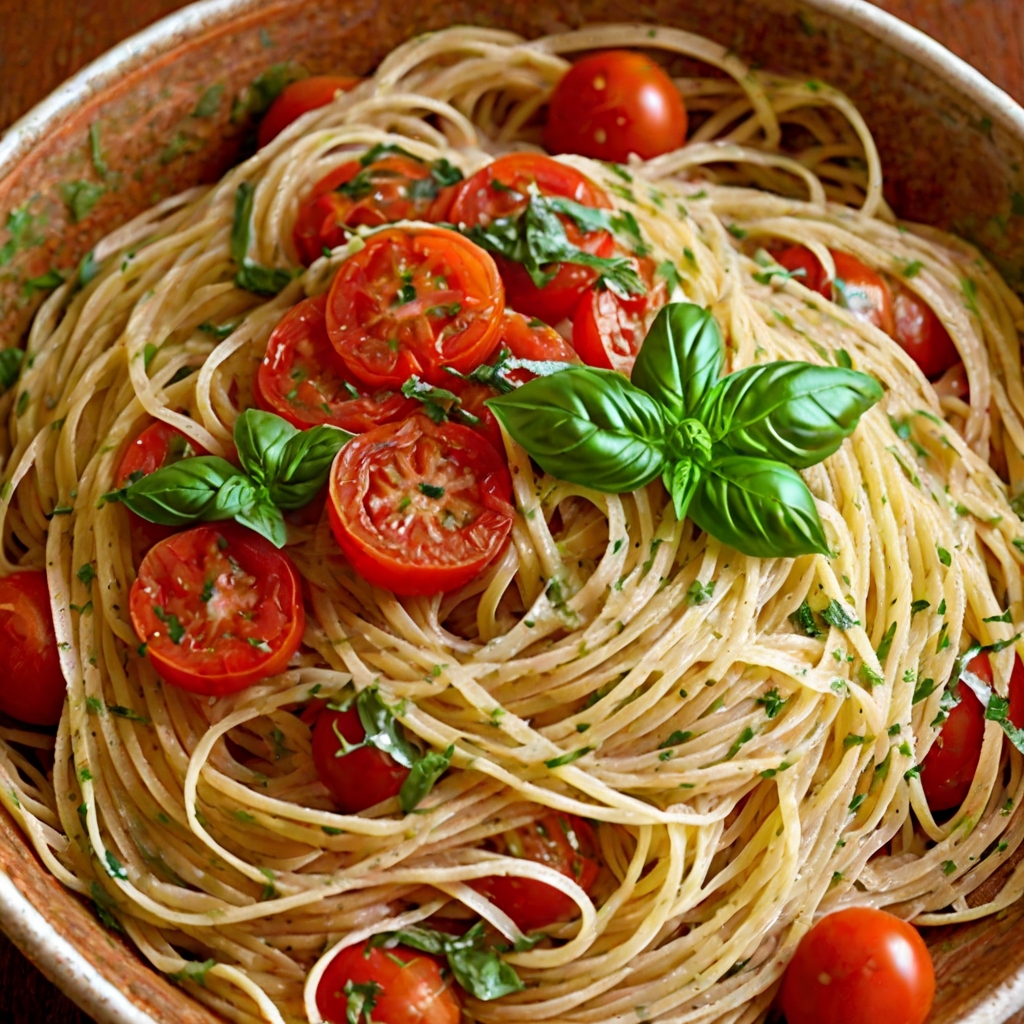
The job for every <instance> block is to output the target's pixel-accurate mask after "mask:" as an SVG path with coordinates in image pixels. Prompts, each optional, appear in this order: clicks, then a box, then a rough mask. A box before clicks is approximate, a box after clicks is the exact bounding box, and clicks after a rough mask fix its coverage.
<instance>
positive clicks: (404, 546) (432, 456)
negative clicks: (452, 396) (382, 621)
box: [327, 415, 514, 595]
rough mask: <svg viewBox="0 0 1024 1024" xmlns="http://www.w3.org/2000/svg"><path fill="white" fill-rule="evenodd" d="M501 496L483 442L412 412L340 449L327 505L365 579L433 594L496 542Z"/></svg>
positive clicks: (501, 469)
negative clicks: (408, 416)
mask: <svg viewBox="0 0 1024 1024" xmlns="http://www.w3.org/2000/svg"><path fill="white" fill-rule="evenodd" d="M511 499H512V481H511V478H510V477H509V474H508V469H507V468H506V466H505V464H504V462H503V461H502V458H501V456H500V455H499V454H498V452H497V451H495V449H494V446H493V445H491V444H489V443H488V442H487V441H486V440H485V439H484V438H483V437H482V436H481V435H480V434H478V433H477V432H476V431H474V430H471V429H470V428H469V427H464V426H461V425H460V424H457V423H433V422H431V420H429V419H428V418H427V417H426V416H422V415H416V416H412V417H410V418H409V419H407V420H404V421H403V422H401V423H388V424H385V425H384V426H382V427H377V429H376V430H371V431H369V432H368V433H366V434H360V435H358V436H357V437H355V438H354V439H353V440H351V441H349V442H348V444H346V445H345V447H344V448H342V449H341V451H340V452H339V453H338V455H337V456H336V457H335V460H334V465H333V466H332V467H331V478H330V502H329V503H328V506H327V511H328V515H329V516H330V520H331V527H332V528H333V530H334V535H335V537H337V539H338V543H339V544H340V545H341V549H342V551H344V552H345V555H346V557H347V558H348V560H349V562H350V563H351V564H352V566H353V568H354V569H355V570H356V571H357V572H358V573H359V574H360V575H361V576H362V577H363V578H364V579H365V580H367V581H368V582H370V583H372V584H373V585H374V586H375V587H384V588H385V589H387V590H391V591H393V592H394V593H396V594H404V595H416V594H439V593H441V592H442V591H446V590H454V589H455V588H456V587H461V586H462V585H463V584H465V583H468V582H469V581H470V580H471V579H473V577H474V576H476V575H477V574H478V573H479V572H480V571H481V570H482V569H483V568H484V567H485V566H486V565H487V564H488V563H489V562H491V561H492V560H493V559H494V557H495V556H496V555H497V554H498V553H499V552H500V551H501V550H502V549H503V548H504V546H505V542H506V539H507V537H508V534H509V531H510V530H511V529H512V520H513V517H514V511H513V508H512V505H511Z"/></svg>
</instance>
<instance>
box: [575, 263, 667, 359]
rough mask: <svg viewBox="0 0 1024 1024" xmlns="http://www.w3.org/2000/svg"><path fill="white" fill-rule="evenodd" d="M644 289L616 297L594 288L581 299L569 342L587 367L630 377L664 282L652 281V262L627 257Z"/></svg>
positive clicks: (664, 295)
mask: <svg viewBox="0 0 1024 1024" xmlns="http://www.w3.org/2000/svg"><path fill="white" fill-rule="evenodd" d="M630 263H632V264H633V266H634V268H635V269H636V270H637V272H638V274H639V275H640V278H641V279H642V280H643V282H644V284H645V285H646V287H647V291H646V293H645V294H644V295H628V296H625V297H622V296H620V295H616V294H615V292H613V291H612V290H611V289H610V288H593V289H591V290H590V291H589V292H588V293H587V294H586V295H584V296H583V298H582V299H580V303H579V305H578V306H577V307H576V312H575V313H573V317H572V343H573V347H574V348H575V349H576V351H577V352H578V353H579V356H580V358H581V359H582V360H583V362H584V363H586V364H587V366H598V367H601V368H602V369H605V370H618V371H619V372H620V373H624V374H626V376H629V373H630V371H631V370H632V369H633V363H634V362H635V361H636V354H637V352H639V351H640V346H641V345H642V344H643V340H644V338H645V337H646V335H647V328H648V327H649V326H650V320H652V319H653V316H654V314H655V313H656V312H657V311H658V310H659V309H661V307H662V306H664V305H665V301H666V299H667V292H666V288H665V285H664V282H662V281H658V282H657V283H655V281H654V264H653V262H652V261H651V260H648V259H642V260H637V259H635V258H634V257H630Z"/></svg>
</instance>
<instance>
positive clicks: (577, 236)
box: [449, 153, 615, 324]
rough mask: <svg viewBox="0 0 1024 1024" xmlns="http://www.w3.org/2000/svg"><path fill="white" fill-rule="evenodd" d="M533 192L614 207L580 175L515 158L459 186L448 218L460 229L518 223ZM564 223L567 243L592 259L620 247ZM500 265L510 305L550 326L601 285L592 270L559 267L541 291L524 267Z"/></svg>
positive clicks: (525, 156)
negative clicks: (596, 284) (515, 220)
mask: <svg viewBox="0 0 1024 1024" xmlns="http://www.w3.org/2000/svg"><path fill="white" fill-rule="evenodd" d="M495 182H497V183H498V187H497V188H496V187H495V184H494V183H495ZM531 187H536V188H537V189H538V190H539V191H540V193H541V194H542V195H545V196H564V197H565V198H567V199H572V200H574V201H575V202H577V203H581V204H582V205H583V206H593V207H596V208H600V209H609V208H610V207H611V203H610V202H609V201H608V197H607V196H606V195H605V194H604V192H602V191H601V189H599V188H598V187H597V186H596V185H594V184H593V183H591V182H590V181H589V180H587V179H586V178H585V177H584V176H583V175H582V174H580V173H579V171H576V170H573V168H571V167H568V166H566V165H565V164H560V163H559V162H558V161H557V160H552V159H550V157H546V156H535V155H533V154H531V153H512V154H511V155H509V156H503V157H499V158H498V159H497V160H495V161H494V162H493V163H491V164H488V165H487V166H486V167H484V168H482V169H481V170H479V171H477V173H476V174H474V175H473V176H472V177H471V178H467V179H466V181H464V182H463V183H462V184H461V185H459V186H457V188H456V191H455V198H454V200H453V202H452V207H451V212H450V214H449V216H450V218H451V220H452V221H453V222H454V223H455V224H459V225H460V226H461V225H465V226H472V225H474V224H484V225H486V224H490V223H491V222H492V221H494V220H496V219H498V218H499V217H514V216H516V215H517V214H519V213H521V212H522V211H523V210H524V209H525V208H526V204H527V202H528V195H529V189H530V188H531ZM559 220H560V221H561V222H562V224H563V226H564V227H565V233H566V237H567V238H568V239H569V241H570V242H571V243H572V244H573V245H575V246H576V247H577V248H579V249H582V250H583V251H584V252H587V253H590V254H591V255H593V256H602V257H606V256H610V255H611V254H612V250H613V249H614V247H615V243H614V240H613V239H612V236H611V234H610V233H609V232H607V231H586V232H582V231H580V230H579V228H578V227H577V226H576V225H575V224H574V223H573V222H572V221H571V220H570V219H569V218H568V217H563V216H561V215H559ZM495 262H496V263H497V264H498V269H499V270H500V271H501V277H502V280H503V281H504V282H505V291H506V293H507V297H508V304H509V305H510V306H511V307H512V308H513V309H516V310H518V311H519V312H520V313H525V314H526V315H527V316H531V317H539V318H540V319H541V320H543V321H544V322H545V323H549V324H557V323H559V322H560V321H561V320H564V319H565V318H566V317H567V316H570V315H571V314H572V311H573V309H574V308H575V306H576V304H577V303H578V302H579V300H580V296H581V295H582V294H583V293H584V292H585V291H586V290H587V289H588V288H590V287H591V285H593V283H594V282H595V281H596V280H597V271H596V270H594V269H593V268H592V267H584V266H580V265H579V264H577V263H555V264H552V265H551V266H550V267H548V268H547V269H548V270H549V271H550V270H553V271H555V276H554V277H553V278H552V279H551V280H550V281H549V282H548V283H547V284H546V285H545V286H544V287H543V288H538V287H537V285H535V284H534V283H533V281H532V279H531V278H530V275H529V274H528V273H527V272H526V270H525V269H524V267H523V265H522V264H521V263H515V262H513V261H511V260H507V259H505V258H504V257H502V256H496V257H495Z"/></svg>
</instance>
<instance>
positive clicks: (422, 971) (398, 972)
mask: <svg viewBox="0 0 1024 1024" xmlns="http://www.w3.org/2000/svg"><path fill="white" fill-rule="evenodd" d="M350 983H351V984H350ZM356 985H358V986H361V987H362V988H361V990H362V991H363V992H367V993H369V996H370V998H369V999H368V1001H367V1002H366V1003H365V1004H364V1011H365V1019H366V1020H373V1021H374V1022H375V1024H459V1020H460V1019H461V1016H462V1010H461V1007H460V1005H459V1000H458V999H457V998H456V996H455V993H454V992H453V991H452V989H451V982H450V981H449V980H448V979H447V978H446V977H445V975H444V974H443V973H442V971H441V966H440V964H438V962H437V961H436V960H435V959H434V958H433V957H430V956H427V955H426V954H424V953H418V952H416V951H415V950H412V949H409V948H407V947H406V946H396V947H395V948H394V949H388V950H384V949H379V948H372V947H370V946H368V945H367V943H365V942H360V943H358V944H357V945H355V946H349V947H348V948H347V949H343V950H342V951H341V952H340V953H339V954H338V955H337V956H336V957H335V958H334V959H333V960H332V961H331V962H330V964H328V966H327V970H326V971H324V973H323V977H322V978H321V979H320V984H319V985H318V986H317V990H316V1005H317V1009H318V1010H319V1011H320V1015H321V1016H322V1017H323V1018H324V1020H325V1021H328V1022H329V1024H350V1022H351V1021H352V1020H353V1017H352V1014H351V1013H350V1012H349V993H350V992H351V991H353V986H356ZM346 987H347V988H348V991H346ZM371 1004H372V1005H371ZM362 1019H364V1015H363V1014H360V1020H362Z"/></svg>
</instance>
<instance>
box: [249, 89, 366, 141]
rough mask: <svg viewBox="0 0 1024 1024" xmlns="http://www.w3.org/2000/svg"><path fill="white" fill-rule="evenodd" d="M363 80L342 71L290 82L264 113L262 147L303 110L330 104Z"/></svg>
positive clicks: (260, 131) (306, 112)
mask: <svg viewBox="0 0 1024 1024" xmlns="http://www.w3.org/2000/svg"><path fill="white" fill-rule="evenodd" d="M359 82H360V79H358V78H348V77H345V76H342V75H313V76H312V77H311V78H303V79H300V80H299V81H298V82H292V83H290V84H289V85H286V86H285V87H284V89H283V90H282V91H281V95H280V96H278V97H277V99H276V100H274V102H273V103H271V104H270V109H269V110H268V111H267V112H266V114H264V115H263V120H262V121H261V122H260V127H259V132H258V133H257V135H256V141H257V142H258V143H259V145H260V146H261V147H263V146H265V145H266V144H267V143H268V142H270V140H271V139H274V138H276V137H277V136H278V135H280V134H281V132H283V131H284V130H285V128H287V127H288V125H290V124H291V123H292V122H293V121H297V120H298V119H299V118H300V117H301V116H302V115H303V114H308V113H309V111H311V110H316V109H318V108H319V107H326V106H327V104H328V103H331V102H333V101H334V97H335V95H336V94H337V93H339V92H348V90H349V89H352V88H354V87H355V86H357V85H358V84H359Z"/></svg>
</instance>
